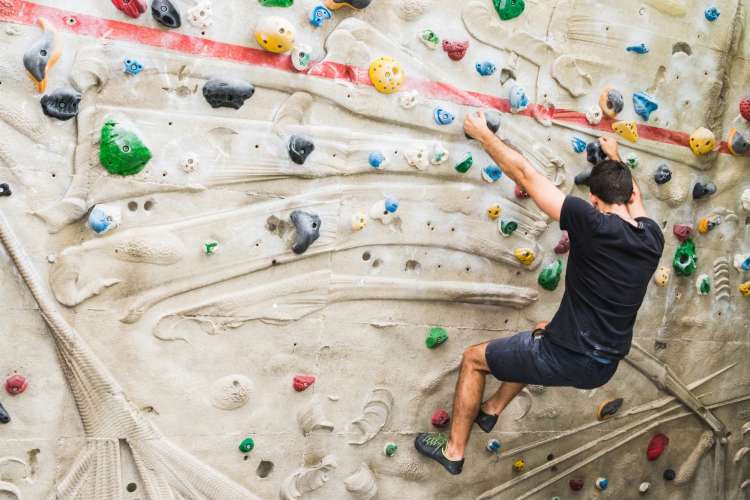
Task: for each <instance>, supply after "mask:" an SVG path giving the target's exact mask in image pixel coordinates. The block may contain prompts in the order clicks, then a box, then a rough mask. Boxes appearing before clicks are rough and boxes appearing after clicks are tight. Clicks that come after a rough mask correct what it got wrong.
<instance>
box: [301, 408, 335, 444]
mask: <svg viewBox="0 0 750 500" xmlns="http://www.w3.org/2000/svg"><path fill="white" fill-rule="evenodd" d="M297 424H298V425H299V427H300V429H301V430H302V434H303V435H305V436H308V435H310V434H311V433H312V432H315V431H326V432H332V431H333V422H331V421H330V420H328V418H327V417H326V416H325V414H324V413H323V407H322V406H321V404H320V401H319V400H318V399H313V400H312V401H311V402H310V404H309V405H308V406H306V407H304V408H302V409H301V410H300V411H299V413H297Z"/></svg>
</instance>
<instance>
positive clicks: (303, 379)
mask: <svg viewBox="0 0 750 500" xmlns="http://www.w3.org/2000/svg"><path fill="white" fill-rule="evenodd" d="M314 383H315V377H314V376H313V375H295V376H294V381H293V382H292V387H294V390H295V391H297V392H302V391H304V390H305V389H307V388H308V387H310V386H311V385H313V384H314Z"/></svg>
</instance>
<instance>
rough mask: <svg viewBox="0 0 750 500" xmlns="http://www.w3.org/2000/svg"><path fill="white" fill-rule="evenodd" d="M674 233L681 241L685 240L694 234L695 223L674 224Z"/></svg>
mask: <svg viewBox="0 0 750 500" xmlns="http://www.w3.org/2000/svg"><path fill="white" fill-rule="evenodd" d="M672 233H673V234H674V235H675V237H676V238H677V239H678V240H680V243H682V242H685V241H687V240H689V239H690V238H692V236H693V225H692V224H675V225H674V226H672Z"/></svg>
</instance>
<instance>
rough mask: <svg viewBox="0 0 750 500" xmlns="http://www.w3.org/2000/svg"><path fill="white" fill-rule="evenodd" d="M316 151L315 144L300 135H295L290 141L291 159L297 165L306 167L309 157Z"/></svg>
mask: <svg viewBox="0 0 750 500" xmlns="http://www.w3.org/2000/svg"><path fill="white" fill-rule="evenodd" d="M314 150H315V144H313V142H312V141H311V140H310V139H308V138H306V137H302V136H300V135H293V136H292V137H291V139H289V158H291V159H292V161H293V162H294V163H296V164H297V165H304V164H305V161H306V160H307V157H308V156H310V153H312V152H313V151H314Z"/></svg>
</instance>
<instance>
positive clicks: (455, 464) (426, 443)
mask: <svg viewBox="0 0 750 500" xmlns="http://www.w3.org/2000/svg"><path fill="white" fill-rule="evenodd" d="M447 444H448V438H447V437H446V436H445V435H444V434H431V433H427V432H421V433H419V434H417V437H416V439H415V440H414V447H415V448H416V449H417V451H418V452H419V453H421V454H422V455H424V456H426V457H428V458H431V459H433V460H435V461H436V462H438V463H439V464H440V465H442V466H443V467H445V470H447V471H448V472H450V473H451V474H453V475H454V476H455V475H457V474H461V471H462V470H463V468H464V460H463V458H462V459H461V460H449V459H448V457H446V456H445V454H444V453H443V451H444V450H445V445H447Z"/></svg>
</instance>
